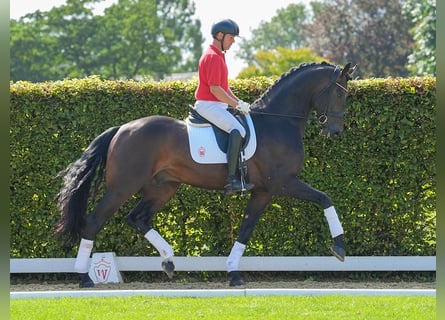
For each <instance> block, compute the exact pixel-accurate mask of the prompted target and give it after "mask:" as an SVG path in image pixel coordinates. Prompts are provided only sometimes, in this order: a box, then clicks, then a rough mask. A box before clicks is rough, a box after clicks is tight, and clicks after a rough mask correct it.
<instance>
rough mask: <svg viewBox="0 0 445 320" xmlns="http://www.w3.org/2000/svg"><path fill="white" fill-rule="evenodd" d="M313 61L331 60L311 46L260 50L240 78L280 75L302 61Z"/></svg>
mask: <svg viewBox="0 0 445 320" xmlns="http://www.w3.org/2000/svg"><path fill="white" fill-rule="evenodd" d="M307 61H313V62H322V61H326V62H329V61H328V60H327V59H325V58H323V57H320V56H318V55H317V54H316V53H315V52H314V51H313V50H311V49H310V48H300V49H295V50H293V49H288V48H283V47H278V48H276V50H271V51H262V50H260V51H258V52H256V53H255V55H254V58H253V64H251V65H250V66H248V67H247V68H245V69H243V70H242V71H241V72H240V73H239V74H238V78H250V77H258V76H265V77H270V76H278V75H280V74H282V73H284V72H286V71H288V70H289V69H290V68H291V67H293V66H298V65H299V64H300V63H303V62H307Z"/></svg>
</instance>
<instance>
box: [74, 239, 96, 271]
mask: <svg viewBox="0 0 445 320" xmlns="http://www.w3.org/2000/svg"><path fill="white" fill-rule="evenodd" d="M93 243H94V241H92V240H87V239H83V238H82V239H81V240H80V245H79V251H78V252H77V258H76V262H75V263H74V271H76V272H77V273H87V272H88V269H89V268H88V267H89V262H90V254H91V250H93Z"/></svg>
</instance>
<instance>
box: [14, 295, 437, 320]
mask: <svg viewBox="0 0 445 320" xmlns="http://www.w3.org/2000/svg"><path fill="white" fill-rule="evenodd" d="M10 319H14V320H28V319H33V320H38V319H42V320H49V319H57V320H63V319H73V320H74V319H76V320H77V319H88V320H96V319H97V320H99V319H100V320H103V319H107V320H112V319H116V320H118V319H119V320H122V319H131V320H139V319H169V320H177V319H189V320H190V319H212V320H214V319H218V320H219V319H222V320H229V319H255V320H257V319H280V320H281V319H305V320H310V319H328V320H335V319H342V320H344V319H354V320H359V319H366V320H371V319H376V320H377V319H378V320H382V319H385V320H393V319H400V320H409V319H418V320H430V319H436V298H435V297H425V296H419V297H416V296H343V295H342V296H335V295H332V296H307V297H302V296H298V297H291V296H262V297H216V298H171V297H159V298H158V297H144V296H135V297H97V298H96V297H95V298H91V297H90V298H49V299H12V300H11V301H10Z"/></svg>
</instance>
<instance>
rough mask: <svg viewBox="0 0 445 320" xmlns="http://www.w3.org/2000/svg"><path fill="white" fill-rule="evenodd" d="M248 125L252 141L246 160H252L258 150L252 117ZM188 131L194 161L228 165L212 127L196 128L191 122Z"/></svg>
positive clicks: (250, 141)
mask: <svg viewBox="0 0 445 320" xmlns="http://www.w3.org/2000/svg"><path fill="white" fill-rule="evenodd" d="M246 120H247V124H248V125H249V129H250V139H249V143H248V144H247V146H246V148H245V149H244V156H245V160H248V159H250V158H251V157H252V156H253V154H254V153H255V150H256V135H255V128H254V126H253V122H252V119H251V117H250V115H247V116H246ZM185 123H186V124H187V131H188V136H189V145H190V153H191V155H192V158H193V160H194V161H196V162H198V163H203V164H204V163H207V164H210V163H227V156H226V153H224V152H222V151H221V149H220V148H219V147H218V143H217V142H216V137H215V133H214V132H213V128H212V127H211V126H205V127H202V126H195V125H193V124H191V123H189V121H187V120H186V121H185Z"/></svg>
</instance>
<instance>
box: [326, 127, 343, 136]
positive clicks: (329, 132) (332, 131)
mask: <svg viewBox="0 0 445 320" xmlns="http://www.w3.org/2000/svg"><path fill="white" fill-rule="evenodd" d="M342 131H343V130H341V129H339V128H330V127H329V126H326V127H323V129H321V133H322V134H323V135H325V136H326V137H328V138H331V139H336V138H339V137H340V136H341V133H342Z"/></svg>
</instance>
